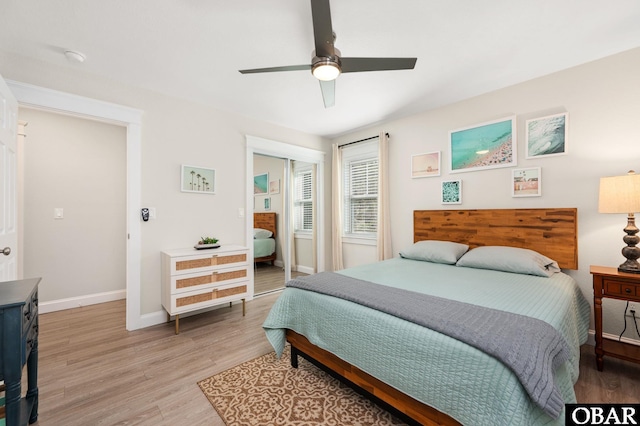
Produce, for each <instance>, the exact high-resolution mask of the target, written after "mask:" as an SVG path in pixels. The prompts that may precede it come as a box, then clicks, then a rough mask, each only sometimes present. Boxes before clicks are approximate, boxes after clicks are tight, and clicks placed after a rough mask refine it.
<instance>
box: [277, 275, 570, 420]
mask: <svg viewBox="0 0 640 426" xmlns="http://www.w3.org/2000/svg"><path fill="white" fill-rule="evenodd" d="M287 287H294V288H299V289H303V290H309V291H314V292H317V293H322V294H326V295H329V296H334V297H339V298H342V299H345V300H349V301H351V302H355V303H358V304H360V305H364V306H367V307H370V308H373V309H376V310H379V311H382V312H385V313H387V314H390V315H394V316H396V317H398V318H402V319H404V320H407V321H411V322H414V323H416V324H419V325H422V326H424V327H428V328H430V329H432V330H435V331H437V332H439V333H443V334H446V335H448V336H450V337H453V338H455V339H458V340H460V341H462V342H464V343H466V344H468V345H470V346H473V347H475V348H477V349H480V350H482V351H484V352H485V353H487V354H489V355H492V356H493V357H495V358H497V359H498V360H500V361H501V362H502V363H503V364H505V365H506V366H507V367H509V368H510V369H511V370H512V371H513V372H514V373H515V375H516V376H517V377H518V379H519V380H520V382H521V383H522V386H523V387H524V388H525V389H526V391H527V393H528V394H529V396H530V397H531V399H532V400H533V401H534V402H535V403H536V404H537V405H538V406H540V408H542V409H543V410H544V412H545V413H547V414H548V415H549V416H551V417H553V418H554V419H557V418H558V416H559V415H560V413H561V412H562V409H563V407H564V400H563V398H562V395H561V394H560V391H559V390H558V387H557V386H556V384H555V382H554V377H553V374H554V372H555V370H556V369H557V367H559V366H560V365H561V364H562V363H564V362H565V361H566V360H567V359H568V358H569V348H568V345H567V343H566V341H565V340H564V338H563V337H562V336H561V335H560V334H559V333H558V332H557V331H556V330H555V329H554V328H553V327H552V326H551V325H549V324H548V323H546V322H544V321H541V320H538V319H535V318H531V317H527V316H524V315H519V314H513V313H510V312H505V311H500V310H496V309H491V308H485V307H482V306H477V305H472V304H469V303H464V302H458V301H455V300H450V299H444V298H441V297H436V296H430V295H427V294H422V293H416V292H413V291H408V290H403V289H398V288H395V287H388V286H384V285H380V284H375V283H371V282H368V281H363V280H359V279H356V278H351V277H348V276H345V275H341V274H337V273H333V272H321V273H318V274H315V275H309V276H307V277H304V278H297V279H292V280H291V281H289V282H288V283H287Z"/></svg>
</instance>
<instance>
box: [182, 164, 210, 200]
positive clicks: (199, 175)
mask: <svg viewBox="0 0 640 426" xmlns="http://www.w3.org/2000/svg"><path fill="white" fill-rule="evenodd" d="M180 190H181V191H182V192H197V193H199V194H215V190H216V171H215V170H214V169H208V168H206V167H196V166H186V165H184V164H183V165H182V174H181V176H180Z"/></svg>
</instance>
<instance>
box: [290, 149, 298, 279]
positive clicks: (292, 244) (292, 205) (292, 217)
mask: <svg viewBox="0 0 640 426" xmlns="http://www.w3.org/2000/svg"><path fill="white" fill-rule="evenodd" d="M294 163H295V161H293V160H290V162H289V229H290V230H291V232H290V235H289V247H290V248H291V257H290V259H289V260H290V261H291V263H290V265H289V268H290V270H291V271H297V270H298V259H296V238H295V229H296V224H295V220H296V219H295V217H296V215H295V213H296V206H295V201H296V200H295V198H296V196H295V194H296V175H295V166H294Z"/></svg>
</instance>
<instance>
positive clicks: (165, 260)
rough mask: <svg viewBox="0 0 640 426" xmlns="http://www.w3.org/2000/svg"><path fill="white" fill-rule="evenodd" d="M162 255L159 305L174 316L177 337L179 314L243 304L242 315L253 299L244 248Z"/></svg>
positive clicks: (183, 250)
mask: <svg viewBox="0 0 640 426" xmlns="http://www.w3.org/2000/svg"><path fill="white" fill-rule="evenodd" d="M161 256H162V306H163V307H164V309H165V310H166V311H167V314H168V316H169V317H171V316H175V331H176V334H178V333H179V332H180V315H181V314H184V313H187V312H193V311H197V310H200V309H204V308H209V307H211V306H216V305H220V304H225V303H229V306H231V305H232V303H233V302H234V301H242V315H243V316H244V314H245V312H246V311H245V301H246V299H247V298H251V297H253V281H252V279H251V276H252V274H251V272H252V271H251V270H250V269H249V268H250V267H251V265H252V262H249V249H248V248H247V247H243V246H239V245H223V246H220V247H219V248H215V249H206V250H196V249H194V248H186V249H174V250H165V251H163V252H162V253H161ZM169 319H170V318H169Z"/></svg>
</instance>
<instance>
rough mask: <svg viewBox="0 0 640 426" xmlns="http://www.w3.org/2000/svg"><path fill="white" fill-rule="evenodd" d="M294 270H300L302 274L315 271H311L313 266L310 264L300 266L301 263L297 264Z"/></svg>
mask: <svg viewBox="0 0 640 426" xmlns="http://www.w3.org/2000/svg"><path fill="white" fill-rule="evenodd" d="M296 271H298V272H302V273H303V274H309V275H311V274H314V273H315V272H314V271H313V268H312V267H310V266H302V265H298V266H297V267H296Z"/></svg>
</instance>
